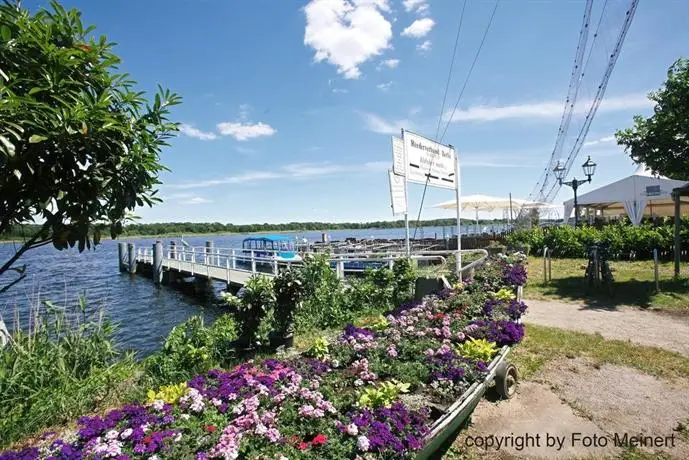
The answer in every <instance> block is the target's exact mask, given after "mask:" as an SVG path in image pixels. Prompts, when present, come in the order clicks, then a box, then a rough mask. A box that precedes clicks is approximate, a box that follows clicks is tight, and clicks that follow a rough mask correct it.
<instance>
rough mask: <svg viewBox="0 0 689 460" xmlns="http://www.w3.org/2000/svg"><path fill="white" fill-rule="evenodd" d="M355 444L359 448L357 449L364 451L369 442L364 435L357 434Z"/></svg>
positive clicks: (369, 444)
mask: <svg viewBox="0 0 689 460" xmlns="http://www.w3.org/2000/svg"><path fill="white" fill-rule="evenodd" d="M356 446H357V447H358V448H359V450H361V451H364V452H366V451H367V450H368V448H369V447H370V446H371V443H370V442H369V441H368V438H367V437H366V436H359V437H358V438H356Z"/></svg>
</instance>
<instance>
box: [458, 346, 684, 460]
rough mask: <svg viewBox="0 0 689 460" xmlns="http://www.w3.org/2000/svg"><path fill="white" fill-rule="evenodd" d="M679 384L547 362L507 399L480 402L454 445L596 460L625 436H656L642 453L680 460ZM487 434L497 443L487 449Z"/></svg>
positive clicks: (608, 368) (621, 370)
mask: <svg viewBox="0 0 689 460" xmlns="http://www.w3.org/2000/svg"><path fill="white" fill-rule="evenodd" d="M682 385H683V386H677V385H676V384H671V383H669V382H666V381H663V380H660V379H657V378H655V377H651V376H649V375H646V374H644V373H642V372H639V371H636V370H633V369H629V368H625V367H619V366H612V365H603V366H600V367H596V366H594V365H593V364H591V363H589V362H587V361H586V360H584V359H582V358H576V359H565V360H562V361H554V362H551V363H549V364H548V365H546V366H545V367H544V368H543V369H541V370H540V371H539V372H538V373H537V374H536V376H534V379H533V381H528V382H521V383H520V384H519V387H518V390H517V393H516V394H515V395H514V396H513V397H512V399H510V400H508V401H499V402H497V403H495V402H490V401H488V400H483V401H482V402H481V403H480V404H479V406H478V407H477V409H476V411H475V412H474V415H473V418H472V424H471V426H470V428H469V429H468V430H467V431H465V432H464V433H463V434H462V435H461V436H460V438H459V440H458V441H457V442H458V443H459V445H461V446H467V447H469V448H470V449H471V451H472V452H474V453H476V454H478V455H479V456H481V457H485V458H534V459H536V458H603V457H614V456H617V455H618V454H619V453H621V452H622V451H623V450H624V449H625V448H627V447H628V445H625V444H624V441H625V435H627V438H626V439H627V440H628V439H630V438H631V437H633V436H639V435H640V434H641V435H643V436H653V437H657V438H655V439H654V442H655V443H656V445H655V446H652V447H645V448H643V450H645V451H646V452H647V453H658V454H660V453H662V454H665V455H667V456H670V457H672V458H677V459H686V458H689V444H687V443H686V442H684V441H682V440H681V439H680V434H679V433H678V432H677V431H675V430H676V429H677V427H678V426H679V423H680V422H682V421H685V420H686V419H687V418H688V417H689V397H687V395H689V382H683V383H682ZM490 435H493V436H496V437H497V438H494V440H493V445H492V446H491V447H489V448H486V447H485V444H487V443H489V442H490V441H489V440H488V438H487V437H489V436H490ZM537 435H540V437H538V438H536V436H537ZM615 435H617V438H616V437H615ZM497 440H502V445H501V446H500V447H499V448H498V447H497V446H496V443H497ZM482 441H483V443H484V447H483V448H481V447H480V446H479V447H476V445H477V442H482ZM520 443H521V445H520ZM524 444H525V445H526V447H524V448H522V447H523V445H524Z"/></svg>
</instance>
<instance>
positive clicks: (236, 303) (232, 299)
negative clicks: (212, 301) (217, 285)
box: [220, 291, 242, 309]
mask: <svg viewBox="0 0 689 460" xmlns="http://www.w3.org/2000/svg"><path fill="white" fill-rule="evenodd" d="M220 300H222V301H223V302H225V304H227V306H228V307H230V308H232V309H237V308H239V307H240V306H241V304H242V299H240V298H239V297H237V296H236V295H233V294H232V293H231V292H227V291H223V292H221V293H220Z"/></svg>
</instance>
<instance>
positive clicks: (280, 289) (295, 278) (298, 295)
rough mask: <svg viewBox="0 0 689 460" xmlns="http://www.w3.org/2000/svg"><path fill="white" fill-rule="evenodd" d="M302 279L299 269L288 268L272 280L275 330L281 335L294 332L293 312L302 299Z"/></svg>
mask: <svg viewBox="0 0 689 460" xmlns="http://www.w3.org/2000/svg"><path fill="white" fill-rule="evenodd" d="M303 278H304V277H303V274H302V270H301V269H300V268H291V267H288V268H287V269H285V270H281V271H280V273H278V275H277V276H276V277H275V278H274V279H273V288H274V290H275V311H274V315H275V330H276V332H278V333H280V334H282V335H286V334H291V333H293V332H294V312H295V311H296V309H297V306H298V305H299V303H301V301H302V299H303V298H304V290H305V289H304V279H303Z"/></svg>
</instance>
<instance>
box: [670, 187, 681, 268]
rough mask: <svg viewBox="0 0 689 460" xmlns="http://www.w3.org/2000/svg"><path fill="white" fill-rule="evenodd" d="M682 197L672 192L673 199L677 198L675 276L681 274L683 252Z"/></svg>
mask: <svg viewBox="0 0 689 460" xmlns="http://www.w3.org/2000/svg"><path fill="white" fill-rule="evenodd" d="M680 198H681V197H680V194H679V192H674V193H673V194H672V199H673V200H675V278H677V277H678V276H679V258H680V253H681V252H682V239H681V238H680V234H679V223H680V222H679V216H680V208H679V206H680Z"/></svg>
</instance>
